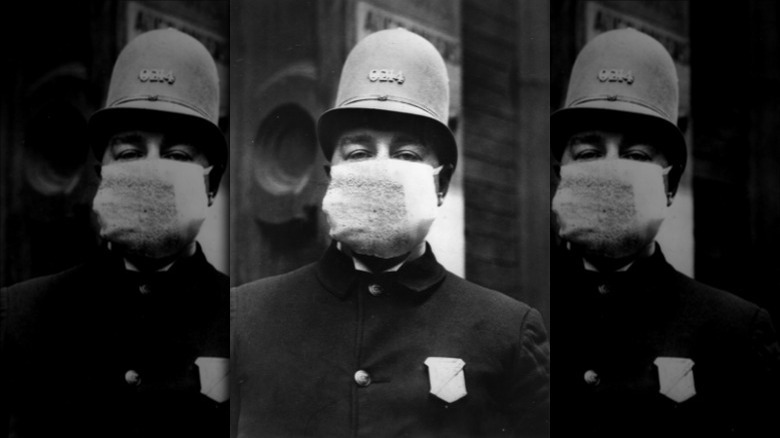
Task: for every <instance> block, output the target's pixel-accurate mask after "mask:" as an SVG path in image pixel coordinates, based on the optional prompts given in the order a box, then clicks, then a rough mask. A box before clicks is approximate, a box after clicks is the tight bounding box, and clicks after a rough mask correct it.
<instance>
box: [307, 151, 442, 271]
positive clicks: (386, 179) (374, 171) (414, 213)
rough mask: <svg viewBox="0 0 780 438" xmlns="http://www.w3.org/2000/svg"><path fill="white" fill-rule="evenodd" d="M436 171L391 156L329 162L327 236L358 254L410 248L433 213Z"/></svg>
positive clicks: (424, 233)
mask: <svg viewBox="0 0 780 438" xmlns="http://www.w3.org/2000/svg"><path fill="white" fill-rule="evenodd" d="M440 170H441V167H439V168H437V169H433V167H431V166H430V165H427V164H422V163H415V162H410V161H402V160H395V159H380V160H366V161H355V162H346V163H342V164H338V165H335V166H333V167H332V168H331V172H330V176H331V181H330V185H329V186H328V191H327V192H326V193H325V198H324V199H323V200H322V210H323V211H324V212H325V215H326V216H327V218H328V223H329V224H330V236H331V237H332V238H333V239H335V240H337V241H339V242H341V243H343V244H346V245H347V246H349V248H350V249H351V250H352V251H354V252H356V253H358V254H363V255H370V256H374V257H380V258H384V259H388V258H393V257H398V256H400V255H403V254H406V253H408V252H410V251H411V250H412V249H413V248H414V247H415V246H417V245H419V244H420V243H422V242H423V241H424V240H425V236H427V235H428V231H429V230H430V228H431V224H433V221H434V219H435V218H436V213H437V211H438V198H437V197H436V187H435V184H434V177H435V175H437V174H438V172H439V171H440Z"/></svg>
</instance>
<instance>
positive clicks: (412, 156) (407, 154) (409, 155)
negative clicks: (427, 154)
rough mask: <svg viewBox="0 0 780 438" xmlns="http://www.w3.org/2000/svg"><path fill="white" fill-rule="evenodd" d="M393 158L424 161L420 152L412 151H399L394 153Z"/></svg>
mask: <svg viewBox="0 0 780 438" xmlns="http://www.w3.org/2000/svg"><path fill="white" fill-rule="evenodd" d="M393 158H395V159H396V160H404V161H422V157H420V155H419V154H417V153H415V152H411V151H399V152H397V153H395V154H394V155H393Z"/></svg>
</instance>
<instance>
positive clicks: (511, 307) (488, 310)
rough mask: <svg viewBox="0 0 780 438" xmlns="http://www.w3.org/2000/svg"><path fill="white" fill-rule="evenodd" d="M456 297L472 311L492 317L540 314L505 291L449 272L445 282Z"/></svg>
mask: <svg viewBox="0 0 780 438" xmlns="http://www.w3.org/2000/svg"><path fill="white" fill-rule="evenodd" d="M443 286H444V287H445V288H447V289H448V290H449V293H450V295H451V296H452V297H454V299H457V300H459V301H462V305H463V306H464V307H466V308H469V309H472V310H471V311H474V312H478V313H484V314H487V315H491V317H492V318H501V317H509V318H512V319H514V318H518V317H519V318H521V319H524V318H526V317H527V316H528V315H529V313H534V314H538V312H537V311H536V310H535V309H533V308H532V307H531V306H529V305H528V304H526V303H524V302H522V301H519V300H517V299H515V298H513V297H511V296H509V295H507V294H505V293H502V292H499V291H496V290H493V289H489V288H487V287H484V286H480V285H478V284H475V283H472V282H470V281H468V280H465V279H463V278H461V277H458V276H457V275H455V274H452V273H449V272H448V273H447V278H446V280H445V284H444V285H443Z"/></svg>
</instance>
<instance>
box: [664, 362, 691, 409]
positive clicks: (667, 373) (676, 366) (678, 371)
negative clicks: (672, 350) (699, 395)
mask: <svg viewBox="0 0 780 438" xmlns="http://www.w3.org/2000/svg"><path fill="white" fill-rule="evenodd" d="M654 363H655V365H656V366H657V367H658V381H659V383H660V384H661V388H660V392H661V394H663V395H665V396H667V397H669V398H670V399H672V400H674V401H676V402H677V403H682V402H684V401H685V400H688V399H689V398H691V397H693V396H694V395H696V387H695V386H694V384H693V361H692V360H690V359H688V358H684V357H658V358H656V359H655V362H654Z"/></svg>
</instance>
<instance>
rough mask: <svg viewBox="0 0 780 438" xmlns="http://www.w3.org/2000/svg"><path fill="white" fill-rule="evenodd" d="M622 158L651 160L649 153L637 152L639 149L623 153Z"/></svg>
mask: <svg viewBox="0 0 780 438" xmlns="http://www.w3.org/2000/svg"><path fill="white" fill-rule="evenodd" d="M623 158H625V159H628V160H634V161H650V160H652V158H651V157H650V155H648V154H646V153H644V152H639V151H633V152H628V153H626V154H624V155H623Z"/></svg>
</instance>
